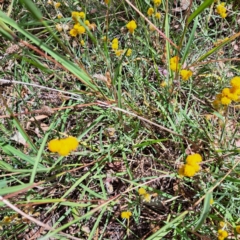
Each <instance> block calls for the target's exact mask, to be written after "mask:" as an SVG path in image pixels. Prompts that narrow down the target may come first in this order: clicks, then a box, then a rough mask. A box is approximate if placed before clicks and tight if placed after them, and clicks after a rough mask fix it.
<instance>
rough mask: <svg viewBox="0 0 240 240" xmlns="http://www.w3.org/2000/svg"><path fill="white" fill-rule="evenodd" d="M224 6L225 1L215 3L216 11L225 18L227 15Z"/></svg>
mask: <svg viewBox="0 0 240 240" xmlns="http://www.w3.org/2000/svg"><path fill="white" fill-rule="evenodd" d="M224 6H225V3H221V4H219V5H217V9H216V11H217V13H218V14H219V15H220V16H221V17H222V18H225V17H226V16H227V13H226V11H227V9H226V8H225V7H224Z"/></svg>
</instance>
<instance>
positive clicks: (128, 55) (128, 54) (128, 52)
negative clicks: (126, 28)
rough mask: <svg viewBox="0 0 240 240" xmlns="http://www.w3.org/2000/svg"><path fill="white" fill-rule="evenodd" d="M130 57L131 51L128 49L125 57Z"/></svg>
mask: <svg viewBox="0 0 240 240" xmlns="http://www.w3.org/2000/svg"><path fill="white" fill-rule="evenodd" d="M131 55H132V49H130V48H129V49H128V50H127V53H126V56H127V57H130V56H131Z"/></svg>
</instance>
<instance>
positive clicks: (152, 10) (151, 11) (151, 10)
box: [147, 7, 154, 17]
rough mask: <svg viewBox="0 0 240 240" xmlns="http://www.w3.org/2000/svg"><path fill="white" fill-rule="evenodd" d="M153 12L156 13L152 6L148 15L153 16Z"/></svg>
mask: <svg viewBox="0 0 240 240" xmlns="http://www.w3.org/2000/svg"><path fill="white" fill-rule="evenodd" d="M153 13H154V9H153V8H151V7H150V8H149V9H148V10H147V15H148V16H149V17H151V16H152V15H153Z"/></svg>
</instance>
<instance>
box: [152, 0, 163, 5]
mask: <svg viewBox="0 0 240 240" xmlns="http://www.w3.org/2000/svg"><path fill="white" fill-rule="evenodd" d="M153 3H154V5H155V6H159V5H160V4H161V3H162V0H153Z"/></svg>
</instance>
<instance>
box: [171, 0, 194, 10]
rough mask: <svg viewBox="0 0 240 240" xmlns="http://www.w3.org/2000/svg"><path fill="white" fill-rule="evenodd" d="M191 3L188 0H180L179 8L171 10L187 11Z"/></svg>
mask: <svg viewBox="0 0 240 240" xmlns="http://www.w3.org/2000/svg"><path fill="white" fill-rule="evenodd" d="M190 3H191V1H190V0H181V1H180V7H176V8H174V9H173V11H174V12H182V11H185V10H187V9H188V7H189V5H190Z"/></svg>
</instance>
